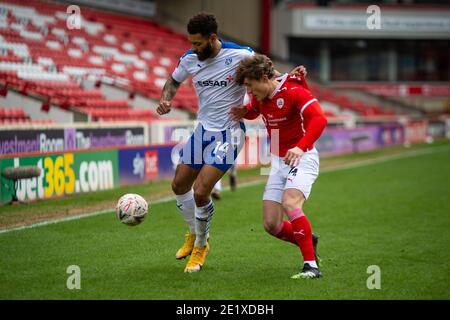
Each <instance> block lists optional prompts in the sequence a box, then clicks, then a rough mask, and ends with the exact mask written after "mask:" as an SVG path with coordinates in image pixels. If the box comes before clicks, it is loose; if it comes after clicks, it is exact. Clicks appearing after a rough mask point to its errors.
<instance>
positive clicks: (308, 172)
mask: <svg viewBox="0 0 450 320" xmlns="http://www.w3.org/2000/svg"><path fill="white" fill-rule="evenodd" d="M236 81H237V82H238V83H239V84H244V85H245V86H246V87H247V90H248V93H249V94H251V96H252V98H251V99H250V101H249V103H247V104H246V105H244V106H240V107H233V108H232V109H231V112H230V113H231V115H232V117H234V119H236V120H237V119H242V118H246V119H255V118H257V117H258V116H259V115H262V118H263V121H264V123H265V125H266V128H267V131H268V134H269V137H270V140H271V173H270V176H269V179H268V181H267V184H266V188H265V191H264V196H263V216H264V228H265V230H266V231H267V232H269V233H270V234H271V235H273V236H275V237H277V238H279V239H282V240H285V241H289V242H292V243H294V244H296V245H298V247H299V248H300V251H301V254H302V256H303V261H304V264H303V268H302V270H301V271H300V272H299V273H298V274H295V275H294V276H292V278H294V279H298V278H319V277H321V276H322V274H321V272H320V270H319V266H318V265H317V261H316V256H315V252H314V246H313V235H312V231H311V225H310V223H309V221H308V219H307V217H306V216H305V213H304V212H303V209H302V207H303V203H304V202H305V200H306V199H308V197H309V194H310V192H311V187H312V184H313V183H314V181H315V180H316V178H317V176H318V174H319V154H318V152H317V150H316V148H315V147H314V142H315V141H317V139H319V137H320V135H321V134H322V132H323V130H324V129H325V126H326V124H327V119H326V118H325V115H324V113H323V111H322V109H321V108H320V105H319V102H318V101H317V99H315V98H314V97H313V96H312V95H311V93H310V92H309V90H307V89H306V88H307V85H306V82H305V80H304V78H303V77H301V76H298V75H293V76H290V75H288V74H285V75H284V76H282V77H278V78H276V77H275V74H274V67H273V63H272V61H271V60H270V59H269V58H268V57H266V56H264V55H258V54H257V55H255V56H254V57H249V58H246V59H244V60H242V61H241V63H240V65H239V66H238V69H237V75H236ZM284 213H285V214H286V215H287V217H288V218H289V220H286V221H283V214H284Z"/></svg>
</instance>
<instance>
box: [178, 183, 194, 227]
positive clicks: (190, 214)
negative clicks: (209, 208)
mask: <svg viewBox="0 0 450 320" xmlns="http://www.w3.org/2000/svg"><path fill="white" fill-rule="evenodd" d="M175 199H176V200H177V208H178V210H179V211H180V213H181V215H182V216H183V219H184V221H185V222H186V224H187V225H188V226H189V232H190V233H191V234H195V200H194V192H193V191H192V190H189V191H188V192H187V193H185V194H181V195H175Z"/></svg>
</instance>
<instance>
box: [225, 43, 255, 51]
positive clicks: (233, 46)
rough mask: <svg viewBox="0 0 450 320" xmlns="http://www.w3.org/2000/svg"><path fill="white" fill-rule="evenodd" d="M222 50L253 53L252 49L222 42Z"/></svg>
mask: <svg viewBox="0 0 450 320" xmlns="http://www.w3.org/2000/svg"><path fill="white" fill-rule="evenodd" d="M222 48H223V49H243V50H247V51H249V52H253V49H252V48H250V47H244V46H240V45H238V44H236V43H234V42H225V41H222Z"/></svg>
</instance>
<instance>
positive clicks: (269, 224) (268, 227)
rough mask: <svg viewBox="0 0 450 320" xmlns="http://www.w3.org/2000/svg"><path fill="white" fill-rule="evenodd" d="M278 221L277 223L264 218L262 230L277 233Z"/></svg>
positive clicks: (272, 233)
mask: <svg viewBox="0 0 450 320" xmlns="http://www.w3.org/2000/svg"><path fill="white" fill-rule="evenodd" d="M278 223H279V222H278V221H272V220H270V221H266V220H265V221H264V222H263V226H264V230H265V231H266V232H267V233H269V234H271V235H273V236H275V235H276V234H277V230H278Z"/></svg>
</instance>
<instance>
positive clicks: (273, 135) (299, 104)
mask: <svg viewBox="0 0 450 320" xmlns="http://www.w3.org/2000/svg"><path fill="white" fill-rule="evenodd" d="M279 80H280V83H279V85H278V86H277V88H276V89H275V91H274V92H273V93H272V95H271V96H270V97H269V98H266V99H264V100H263V101H257V100H256V99H255V98H254V97H252V98H251V100H250V102H249V103H248V104H247V105H246V108H247V110H248V112H247V114H246V115H245V118H246V119H249V120H251V119H255V118H256V117H258V116H259V115H260V114H261V115H262V117H263V120H264V123H265V125H266V128H267V131H268V133H269V136H270V140H271V152H272V153H273V154H275V155H277V156H279V157H284V156H285V155H286V153H287V151H288V150H289V149H291V148H294V147H296V146H297V147H299V148H300V149H302V150H303V151H305V152H306V151H308V150H311V149H313V148H314V142H315V141H316V140H317V139H319V137H320V135H321V134H322V132H323V130H324V129H325V126H326V124H327V119H326V118H325V115H324V113H323V111H322V109H321V108H320V105H319V102H318V101H317V99H316V98H314V97H313V96H312V95H311V92H309V90H307V89H305V88H307V85H306V82H305V81H304V80H303V79H301V78H299V77H298V76H289V75H284V76H283V77H281V78H280V79H279Z"/></svg>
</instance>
